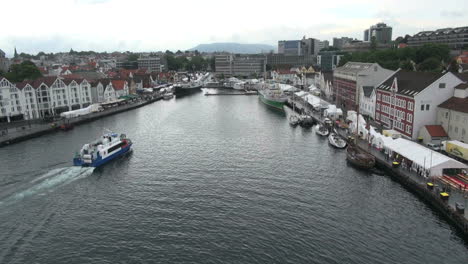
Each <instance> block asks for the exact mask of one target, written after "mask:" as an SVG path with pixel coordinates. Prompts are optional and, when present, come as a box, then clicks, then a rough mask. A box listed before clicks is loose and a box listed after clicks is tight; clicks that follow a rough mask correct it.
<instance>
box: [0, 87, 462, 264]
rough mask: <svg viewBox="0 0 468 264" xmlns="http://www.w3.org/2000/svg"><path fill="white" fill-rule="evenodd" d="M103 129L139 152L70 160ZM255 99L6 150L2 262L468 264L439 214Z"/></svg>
mask: <svg viewBox="0 0 468 264" xmlns="http://www.w3.org/2000/svg"><path fill="white" fill-rule="evenodd" d="M104 128H108V129H111V130H114V131H118V132H125V133H127V135H128V136H129V137H130V138H131V139H132V140H133V141H134V151H133V153H131V154H129V155H128V156H126V157H123V158H120V159H118V160H116V161H115V162H112V163H110V164H108V165H106V166H104V167H103V168H100V169H97V170H95V171H92V170H91V169H81V168H72V167H71V166H70V164H71V159H72V157H73V154H74V152H75V151H76V150H78V149H79V148H80V147H81V146H82V145H83V144H84V143H86V142H87V141H89V140H93V139H95V138H96V137H98V136H99V135H100V133H102V131H103V129H104ZM344 155H345V154H344V152H343V151H338V150H335V149H332V148H330V147H329V146H328V144H327V141H326V140H325V139H323V138H319V137H318V136H317V135H316V134H315V133H313V131H311V130H303V129H302V128H299V127H298V128H292V127H290V126H289V125H288V122H287V121H286V119H285V117H284V115H283V114H282V113H280V112H277V111H275V110H272V109H269V108H267V107H266V106H265V105H263V104H261V103H260V102H259V101H258V99H257V97H256V96H202V94H196V95H193V96H189V97H184V98H178V99H175V100H171V101H160V102H157V103H154V104H152V105H148V106H145V107H143V108H140V109H137V110H133V111H130V112H126V113H122V114H119V115H116V116H111V117H108V118H105V119H102V120H99V121H96V122H93V123H90V124H86V125H82V126H79V127H76V128H75V129H74V130H72V131H70V132H66V133H57V134H53V135H47V136H44V137H41V138H37V139H33V140H29V141H26V142H23V143H20V144H16V145H12V146H8V147H5V148H1V149H0V263H69V264H71V263H438V264H440V263H468V250H467V249H468V246H467V244H466V243H465V242H463V240H462V239H461V237H460V235H459V234H457V232H456V231H455V230H454V229H453V228H452V227H451V226H449V225H448V224H447V223H446V222H445V221H444V220H443V219H442V218H441V217H440V216H438V215H437V213H436V212H434V211H433V210H431V209H430V208H429V207H428V206H426V205H425V204H424V203H423V202H421V201H420V200H419V199H418V198H416V197H415V196H414V195H412V194H411V193H409V192H408V191H406V190H405V189H404V188H402V187H401V186H400V185H399V184H398V183H396V182H393V181H392V180H391V179H389V178H388V177H386V176H377V175H372V174H367V173H364V172H360V171H357V170H355V169H353V168H350V167H349V166H348V165H347V164H346V161H345V157H344Z"/></svg>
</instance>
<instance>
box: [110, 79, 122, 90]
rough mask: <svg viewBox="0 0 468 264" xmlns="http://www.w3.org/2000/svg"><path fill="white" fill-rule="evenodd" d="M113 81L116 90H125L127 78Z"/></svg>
mask: <svg viewBox="0 0 468 264" xmlns="http://www.w3.org/2000/svg"><path fill="white" fill-rule="evenodd" d="M111 82H112V87H114V89H115V90H123V89H124V87H125V80H112V81H111Z"/></svg>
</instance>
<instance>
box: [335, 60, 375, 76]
mask: <svg viewBox="0 0 468 264" xmlns="http://www.w3.org/2000/svg"><path fill="white" fill-rule="evenodd" d="M372 65H374V63H365V62H351V61H350V62H347V63H346V64H345V65H343V66H341V67H338V68H336V69H335V72H347V73H358V72H360V71H364V70H367V69H369V68H370V67H371V66H372Z"/></svg>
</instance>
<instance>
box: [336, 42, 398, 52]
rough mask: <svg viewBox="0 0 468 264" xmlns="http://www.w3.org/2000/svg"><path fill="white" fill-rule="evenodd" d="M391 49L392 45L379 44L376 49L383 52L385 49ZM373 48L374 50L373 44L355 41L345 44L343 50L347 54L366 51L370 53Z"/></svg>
mask: <svg viewBox="0 0 468 264" xmlns="http://www.w3.org/2000/svg"><path fill="white" fill-rule="evenodd" d="M391 47H392V45H391V44H382V43H377V45H376V46H375V49H376V50H383V49H389V48H391ZM371 48H372V45H371V42H362V41H353V42H348V43H346V44H344V45H343V48H342V49H341V50H342V51H345V52H364V51H370V50H371Z"/></svg>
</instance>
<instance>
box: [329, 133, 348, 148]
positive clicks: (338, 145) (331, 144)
mask: <svg viewBox="0 0 468 264" xmlns="http://www.w3.org/2000/svg"><path fill="white" fill-rule="evenodd" d="M333 137H338V135H334V134H333V133H332V134H330V135H329V136H328V144H329V145H330V146H332V147H334V148H337V149H344V148H346V146H347V144H346V143H344V144H338V143H337V142H335V140H334V139H333Z"/></svg>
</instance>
